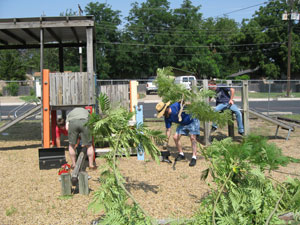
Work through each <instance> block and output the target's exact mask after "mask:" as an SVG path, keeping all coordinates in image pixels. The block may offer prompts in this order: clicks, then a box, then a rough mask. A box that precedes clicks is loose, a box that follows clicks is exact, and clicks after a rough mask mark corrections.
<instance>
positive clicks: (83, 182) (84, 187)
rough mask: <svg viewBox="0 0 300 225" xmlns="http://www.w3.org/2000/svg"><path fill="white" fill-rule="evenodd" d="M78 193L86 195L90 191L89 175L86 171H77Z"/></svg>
mask: <svg viewBox="0 0 300 225" xmlns="http://www.w3.org/2000/svg"><path fill="white" fill-rule="evenodd" d="M78 179H79V194H82V195H88V194H89V193H90V189H89V176H88V174H87V172H80V173H79V177H78Z"/></svg>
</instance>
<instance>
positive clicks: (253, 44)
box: [97, 41, 286, 48]
mask: <svg viewBox="0 0 300 225" xmlns="http://www.w3.org/2000/svg"><path fill="white" fill-rule="evenodd" d="M284 43H286V42H269V43H251V44H225V45H198V46H188V45H160V44H140V43H122V42H106V41H97V44H112V45H124V46H144V47H170V48H212V47H214V48H218V47H245V46H261V45H281V44H284Z"/></svg>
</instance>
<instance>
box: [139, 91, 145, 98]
mask: <svg viewBox="0 0 300 225" xmlns="http://www.w3.org/2000/svg"><path fill="white" fill-rule="evenodd" d="M145 97H146V94H145V93H141V92H139V93H138V98H139V99H142V98H145Z"/></svg>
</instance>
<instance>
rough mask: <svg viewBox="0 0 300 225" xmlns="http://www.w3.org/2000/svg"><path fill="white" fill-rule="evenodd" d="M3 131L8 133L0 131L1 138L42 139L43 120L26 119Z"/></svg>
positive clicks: (8, 139) (15, 139)
mask: <svg viewBox="0 0 300 225" xmlns="http://www.w3.org/2000/svg"><path fill="white" fill-rule="evenodd" d="M2 122H4V121H1V123H2ZM5 122H7V121H5ZM3 133H8V135H1V133H0V140H5V141H19V140H34V141H35V140H41V121H39V120H24V121H21V122H19V123H16V124H15V125H13V126H12V127H10V128H8V129H6V130H5V131H4V132H3Z"/></svg>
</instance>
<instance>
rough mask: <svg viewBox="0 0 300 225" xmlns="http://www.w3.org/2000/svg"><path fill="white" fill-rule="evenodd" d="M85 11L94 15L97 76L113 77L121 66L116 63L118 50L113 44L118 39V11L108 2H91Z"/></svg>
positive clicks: (102, 77) (119, 20) (119, 21)
mask: <svg viewBox="0 0 300 225" xmlns="http://www.w3.org/2000/svg"><path fill="white" fill-rule="evenodd" d="M85 12H86V14H87V15H93V16H94V17H95V30H96V40H97V45H96V51H95V53H96V56H95V57H96V65H97V71H96V74H97V77H98V78H101V79H104V78H115V76H116V74H118V69H119V68H120V67H121V65H119V66H118V65H117V63H116V57H117V55H118V52H117V51H115V49H116V48H117V46H116V45H114V44H113V43H118V42H119V41H120V32H119V30H118V26H119V25H120V24H121V19H120V17H121V16H120V11H118V10H112V9H111V6H110V5H108V4H102V3H98V2H95V3H93V2H91V3H89V4H88V5H87V6H86V7H85Z"/></svg>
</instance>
